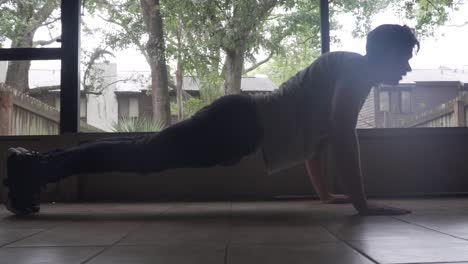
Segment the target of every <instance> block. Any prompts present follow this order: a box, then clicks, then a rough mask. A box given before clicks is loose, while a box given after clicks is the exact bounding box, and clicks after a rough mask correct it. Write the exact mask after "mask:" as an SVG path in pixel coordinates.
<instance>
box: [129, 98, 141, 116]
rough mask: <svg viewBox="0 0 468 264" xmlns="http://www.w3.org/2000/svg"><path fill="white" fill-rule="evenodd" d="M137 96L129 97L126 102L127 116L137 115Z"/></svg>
mask: <svg viewBox="0 0 468 264" xmlns="http://www.w3.org/2000/svg"><path fill="white" fill-rule="evenodd" d="M138 115H139V111H138V98H130V99H129V102H128V116H129V117H138Z"/></svg>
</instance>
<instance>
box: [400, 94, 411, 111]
mask: <svg viewBox="0 0 468 264" xmlns="http://www.w3.org/2000/svg"><path fill="white" fill-rule="evenodd" d="M401 112H403V113H410V112H411V92H410V91H401Z"/></svg>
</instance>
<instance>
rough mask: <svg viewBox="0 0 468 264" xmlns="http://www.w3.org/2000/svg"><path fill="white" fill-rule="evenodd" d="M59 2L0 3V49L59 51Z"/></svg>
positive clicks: (9, 0)
mask: <svg viewBox="0 0 468 264" xmlns="http://www.w3.org/2000/svg"><path fill="white" fill-rule="evenodd" d="M60 34H61V22H60V1H57V0H40V1H39V0H6V1H0V47H1V48H42V47H60V46H61V44H60V43H59V42H57V39H58V38H59V37H60Z"/></svg>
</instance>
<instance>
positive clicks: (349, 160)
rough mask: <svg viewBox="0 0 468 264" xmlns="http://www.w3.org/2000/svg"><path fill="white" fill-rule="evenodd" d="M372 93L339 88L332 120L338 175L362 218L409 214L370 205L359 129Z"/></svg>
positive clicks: (361, 89) (395, 209) (331, 135)
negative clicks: (366, 101) (365, 188)
mask: <svg viewBox="0 0 468 264" xmlns="http://www.w3.org/2000/svg"><path fill="white" fill-rule="evenodd" d="M369 89H370V88H369ZM369 89H364V88H361V87H357V86H352V85H350V86H344V83H341V84H339V85H338V86H337V87H336V91H335V95H334V97H333V102H332V110H331V116H330V118H331V122H332V125H331V126H332V127H331V131H330V139H331V144H332V151H333V155H334V157H335V160H336V166H337V173H338V175H339V177H340V178H341V180H342V182H343V184H344V187H345V190H346V191H347V193H348V195H349V196H350V198H351V201H352V203H353V205H354V207H355V208H356V210H358V212H359V213H360V214H363V215H395V214H397V215H398V214H406V213H409V211H407V210H402V209H397V208H391V207H386V206H377V205H370V204H369V203H368V202H367V197H366V194H365V191H364V185H363V180H362V172H361V160H360V153H359V143H358V139H357V135H356V129H355V128H356V123H357V118H358V115H359V112H360V110H361V106H362V102H363V101H364V100H365V98H366V97H367V95H368V93H369Z"/></svg>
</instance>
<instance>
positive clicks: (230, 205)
mask: <svg viewBox="0 0 468 264" xmlns="http://www.w3.org/2000/svg"><path fill="white" fill-rule="evenodd" d="M379 202H381V203H385V204H388V205H393V206H399V207H404V208H408V209H411V210H412V211H413V213H412V214H410V215H406V216H401V217H358V216H355V211H354V210H353V209H352V208H351V206H350V205H322V204H320V203H319V202H318V201H277V202H213V203H200V202H198V203H152V204H49V205H43V208H42V212H41V214H39V215H38V216H35V217H33V218H30V219H20V218H16V217H14V216H11V215H10V214H9V213H8V212H7V211H5V210H4V209H3V207H2V208H1V209H0V263H8V264H10V263H12V264H13V263H14V264H23V263H28V264H29V263H33V264H36V263H60V264H62V263H66V264H71V263H90V264H103V263H112V264H120V263H131V264H139V263H168V264H172V263H203V264H205V263H206V264H210V263H232V264H237V263H239V264H240V263H242V264H250V263H272V264H275V263H281V264H291V263H314V264H320V263H324V264H335V263H337V264H355V263H362V264H367V263H369V264H371V263H446V264H447V263H458V264H460V263H468V198H465V199H463V198H457V199H454V198H451V199H411V200H409V199H407V200H384V201H379Z"/></svg>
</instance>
